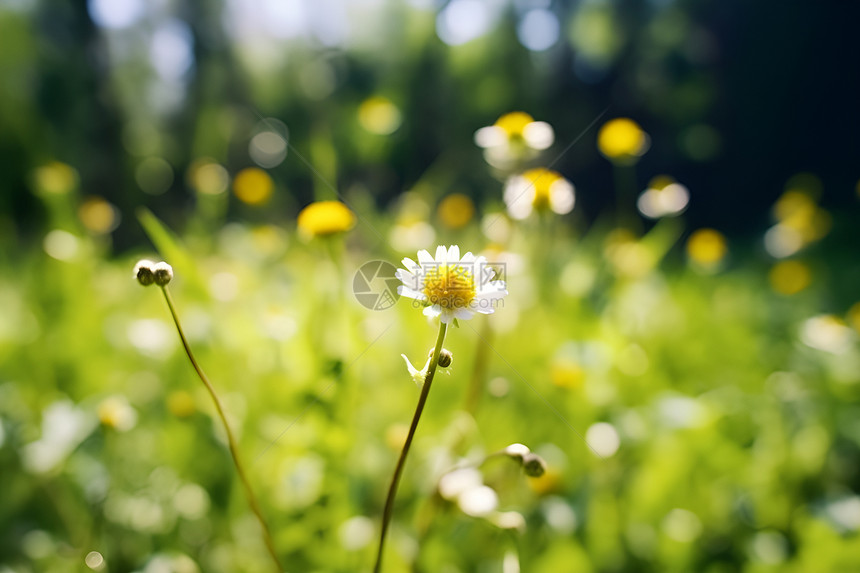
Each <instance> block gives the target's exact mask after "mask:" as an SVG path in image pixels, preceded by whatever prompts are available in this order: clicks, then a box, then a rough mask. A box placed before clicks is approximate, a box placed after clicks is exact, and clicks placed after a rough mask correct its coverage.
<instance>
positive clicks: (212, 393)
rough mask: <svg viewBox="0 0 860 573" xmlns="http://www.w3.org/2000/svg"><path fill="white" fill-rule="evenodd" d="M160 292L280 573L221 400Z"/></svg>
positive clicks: (167, 297)
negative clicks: (209, 399)
mask: <svg viewBox="0 0 860 573" xmlns="http://www.w3.org/2000/svg"><path fill="white" fill-rule="evenodd" d="M161 291H162V292H163V293H164V300H166V301H167V307H168V308H169V309H170V315H171V316H172V317H173V323H174V324H175V325H176V331H177V332H178V333H179V338H180V339H181V340H182V346H183V347H184V348H185V354H187V355H188V359H189V360H190V361H191V365H192V366H193V367H194V370H195V371H196V372H197V376H199V377H200V380H201V381H202V382H203V385H204V386H206V390H208V391H209V395H210V396H211V397H212V401H213V402H214V403H215V409H216V410H217V411H218V417H219V418H221V424H222V425H223V426H224V431H225V432H226V434H227V444H228V445H229V447H230V455H231V456H232V457H233V465H234V466H236V472H237V473H238V474H239V479H240V480H241V481H242V486H243V487H244V488H245V495H246V496H247V498H248V505H250V506H251V511H253V512H254V515H255V516H257V521H259V522H260V527H261V528H262V529H263V541H264V542H265V543H266V549H268V551H269V555H270V556H271V557H272V561H273V562H274V565H275V569H276V570H277V571H278V572H279V573H281V572H282V571H283V569H282V568H281V562H280V561H279V560H278V555H277V553H276V552H275V544H274V543H273V542H272V534H271V533H270V532H269V526H268V525H266V520H265V519H264V518H263V512H262V511H261V510H260V505H259V504H258V503H257V497H256V496H255V495H254V490H252V489H251V482H249V481H248V476H247V474H246V473H245V467H244V466H243V465H242V460H241V459H240V458H239V447H238V445H237V443H236V438H235V437H234V436H233V431H232V430H231V429H230V424H228V423H227V416H226V415H225V414H224V408H223V406H222V405H221V400H220V399H219V398H218V394H216V393H215V388H214V387H213V386H212V383H211V382H209V378H207V377H206V374H204V373H203V369H202V368H200V365H199V364H198V363H197V360H196V359H195V358H194V354H193V353H192V352H191V346H189V345H188V340H187V339H186V338H185V333H184V332H183V330H182V325H181V324H180V323H179V315H177V314H176V308H175V307H174V305H173V298H172V297H171V296H170V291H169V290H168V289H167V286H163V287H161Z"/></svg>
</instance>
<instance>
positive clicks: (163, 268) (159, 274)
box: [152, 261, 173, 286]
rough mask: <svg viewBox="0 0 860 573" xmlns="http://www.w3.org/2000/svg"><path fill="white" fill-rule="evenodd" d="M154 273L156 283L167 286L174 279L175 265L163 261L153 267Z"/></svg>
mask: <svg viewBox="0 0 860 573" xmlns="http://www.w3.org/2000/svg"><path fill="white" fill-rule="evenodd" d="M152 273H153V275H155V284H157V285H158V286H167V283H169V282H170V281H171V280H173V267H171V266H170V265H168V264H167V263H165V262H164V261H161V262H160V263H156V265H155V266H154V267H152Z"/></svg>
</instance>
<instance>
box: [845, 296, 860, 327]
mask: <svg viewBox="0 0 860 573" xmlns="http://www.w3.org/2000/svg"><path fill="white" fill-rule="evenodd" d="M847 318H848V324H849V325H851V328H853V329H854V330H856V331H857V332H858V333H860V302H855V303H854V304H853V305H852V306H851V308H849V309H848V317H847Z"/></svg>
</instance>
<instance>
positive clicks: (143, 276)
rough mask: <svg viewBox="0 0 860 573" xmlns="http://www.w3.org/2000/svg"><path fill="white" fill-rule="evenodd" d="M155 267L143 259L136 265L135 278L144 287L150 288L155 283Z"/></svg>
mask: <svg viewBox="0 0 860 573" xmlns="http://www.w3.org/2000/svg"><path fill="white" fill-rule="evenodd" d="M154 265H155V263H153V262H152V261H150V260H147V259H141V260H139V261H137V264H136V265H134V277H135V278H136V279H137V282H139V283H140V284H141V285H143V286H149V285H151V284H152V283H154V282H155V273H154V272H153V270H152V267H153V266H154Z"/></svg>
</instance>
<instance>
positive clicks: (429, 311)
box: [424, 304, 444, 322]
mask: <svg viewBox="0 0 860 573" xmlns="http://www.w3.org/2000/svg"><path fill="white" fill-rule="evenodd" d="M440 314H442V307H441V306H439V305H438V304H434V305H433V306H428V307H427V308H425V309H424V316H429V317H430V318H433V317H436V316H439V315H440ZM443 322H444V321H443Z"/></svg>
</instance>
